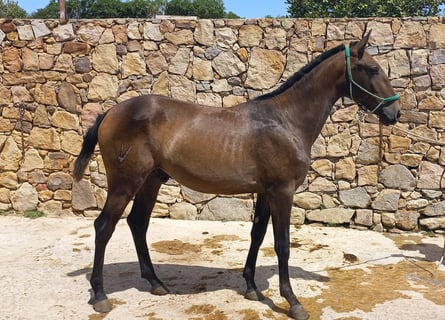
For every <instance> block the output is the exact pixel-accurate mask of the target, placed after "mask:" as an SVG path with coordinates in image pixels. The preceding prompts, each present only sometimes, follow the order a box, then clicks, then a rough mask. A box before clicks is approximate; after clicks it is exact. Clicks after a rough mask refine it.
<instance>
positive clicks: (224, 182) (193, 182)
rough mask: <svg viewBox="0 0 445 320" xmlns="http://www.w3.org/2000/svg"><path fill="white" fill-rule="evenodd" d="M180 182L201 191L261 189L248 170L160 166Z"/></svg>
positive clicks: (243, 191)
mask: <svg viewBox="0 0 445 320" xmlns="http://www.w3.org/2000/svg"><path fill="white" fill-rule="evenodd" d="M162 169H163V170H165V171H166V173H167V174H168V175H169V176H170V177H171V178H173V179H174V180H176V181H177V182H179V183H180V184H182V185H184V186H186V187H188V188H190V189H193V190H195V191H198V192H203V193H213V194H239V193H258V192H261V191H262V188H261V186H260V184H259V181H258V179H257V178H256V177H255V176H254V175H253V174H251V173H249V172H246V171H245V172H243V171H240V170H233V171H229V172H224V171H221V170H218V169H217V168H215V169H213V170H206V169H205V168H201V170H197V171H190V170H187V168H183V167H176V168H174V169H173V168H162Z"/></svg>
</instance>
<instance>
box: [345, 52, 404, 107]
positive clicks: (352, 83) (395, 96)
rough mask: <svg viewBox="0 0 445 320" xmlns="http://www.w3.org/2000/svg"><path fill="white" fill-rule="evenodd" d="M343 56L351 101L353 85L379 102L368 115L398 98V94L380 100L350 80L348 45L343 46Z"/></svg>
mask: <svg viewBox="0 0 445 320" xmlns="http://www.w3.org/2000/svg"><path fill="white" fill-rule="evenodd" d="M345 56H346V69H347V71H348V80H349V94H350V96H351V99H353V100H354V98H353V96H352V85H355V86H356V87H357V88H359V89H360V90H362V91H363V92H365V93H367V94H369V95H370V96H372V97H374V98H376V99H378V100H380V103H379V104H378V105H377V107H375V108H374V109H372V110H371V111H368V112H369V113H374V112H376V111H377V110H378V109H379V108H380V107H381V106H382V105H383V104H385V103H388V102H393V101H396V100H398V99H399V98H400V95H399V94H398V93H396V94H395V95H393V96H391V97H387V98H382V97H380V96H378V95H376V94H374V93H372V92H370V91H368V90H366V89H365V88H363V87H362V86H361V85H359V84H358V83H357V82H355V81H354V79H352V71H351V49H350V48H349V45H345Z"/></svg>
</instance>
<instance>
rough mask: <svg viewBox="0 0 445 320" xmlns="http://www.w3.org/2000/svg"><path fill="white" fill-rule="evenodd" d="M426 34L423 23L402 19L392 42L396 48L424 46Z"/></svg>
mask: <svg viewBox="0 0 445 320" xmlns="http://www.w3.org/2000/svg"><path fill="white" fill-rule="evenodd" d="M425 46H426V35H425V30H424V28H423V25H422V24H421V23H420V22H418V21H409V20H407V21H404V22H403V24H402V26H401V28H400V30H399V32H398V34H397V36H396V41H395V43H394V47H395V48H397V49H407V48H424V47H425Z"/></svg>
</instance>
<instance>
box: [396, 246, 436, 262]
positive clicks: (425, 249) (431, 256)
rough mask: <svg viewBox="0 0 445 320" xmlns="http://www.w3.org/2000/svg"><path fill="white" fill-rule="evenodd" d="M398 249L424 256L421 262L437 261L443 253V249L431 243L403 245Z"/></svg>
mask: <svg viewBox="0 0 445 320" xmlns="http://www.w3.org/2000/svg"><path fill="white" fill-rule="evenodd" d="M400 249H401V250H404V251H417V252H419V253H420V254H422V255H423V256H424V258H422V259H421V260H426V261H439V260H440V259H441V258H442V254H443V252H444V248H441V247H440V246H438V245H437V244H432V243H416V244H403V245H401V246H400ZM417 259H419V258H417Z"/></svg>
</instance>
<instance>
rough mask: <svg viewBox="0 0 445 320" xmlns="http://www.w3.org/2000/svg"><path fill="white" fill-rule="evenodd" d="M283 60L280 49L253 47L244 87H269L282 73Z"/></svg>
mask: <svg viewBox="0 0 445 320" xmlns="http://www.w3.org/2000/svg"><path fill="white" fill-rule="evenodd" d="M285 62H286V60H285V57H284V55H283V54H282V53H281V52H280V51H276V50H267V49H261V48H257V47H255V48H253V49H252V52H251V56H250V63H249V69H248V70H247V80H246V84H245V85H246V87H248V88H252V89H269V88H271V87H272V86H274V85H275V84H276V83H277V82H278V80H279V79H280V77H281V75H282V74H283V71H284V66H285Z"/></svg>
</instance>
